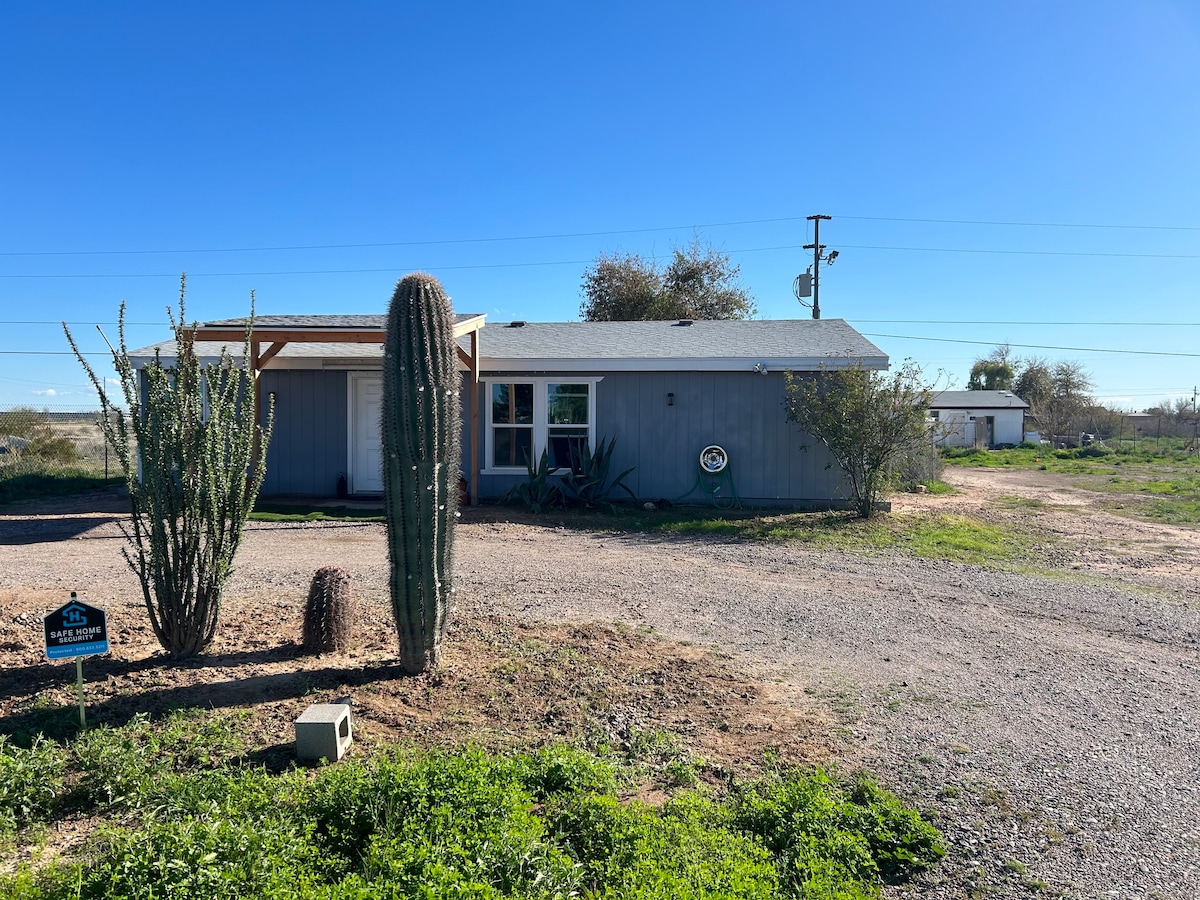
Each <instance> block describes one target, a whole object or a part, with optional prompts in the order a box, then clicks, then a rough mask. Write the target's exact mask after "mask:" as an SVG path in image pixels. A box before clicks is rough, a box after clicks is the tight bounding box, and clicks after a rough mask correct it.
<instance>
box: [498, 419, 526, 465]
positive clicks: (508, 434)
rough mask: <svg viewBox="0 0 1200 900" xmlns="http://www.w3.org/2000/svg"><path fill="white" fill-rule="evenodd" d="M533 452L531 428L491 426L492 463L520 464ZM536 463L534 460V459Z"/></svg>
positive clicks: (523, 463)
mask: <svg viewBox="0 0 1200 900" xmlns="http://www.w3.org/2000/svg"><path fill="white" fill-rule="evenodd" d="M532 454H533V429H532V428H493V429H492V465H495V466H521V467H522V468H524V466H525V461H526V460H527V459H529V458H530V456H531V455H532ZM534 462H535V463H536V460H534Z"/></svg>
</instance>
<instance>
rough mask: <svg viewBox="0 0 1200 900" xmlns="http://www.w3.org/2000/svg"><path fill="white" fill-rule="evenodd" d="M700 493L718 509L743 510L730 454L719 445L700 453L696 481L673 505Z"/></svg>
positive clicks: (709, 446)
mask: <svg viewBox="0 0 1200 900" xmlns="http://www.w3.org/2000/svg"><path fill="white" fill-rule="evenodd" d="M697 492H700V493H702V494H707V495H708V498H709V499H710V500H711V501H712V504H713V506H715V507H717V509H734V508H735V507H736V508H737V509H741V508H742V501H741V500H739V499H738V495H737V488H736V487H735V486H734V484H733V468H732V466H730V464H729V454H728V453H726V452H725V448H724V447H721V446H720V445H718V444H709V445H708V446H707V447H705V448H704V449H703V450H701V451H700V458H699V460H698V462H697V465H696V481H695V482H694V483H693V484H692V486H691V488H690V489H689V490H688V491H687V493H685V494H681V495H680V496H679V497H677V498H675V499H674V500H673V501H672V502H673V503H680V502H682V501H683V500H685V499H687V498H688V497H690V496H692V494H695V493H697Z"/></svg>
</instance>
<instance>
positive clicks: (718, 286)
mask: <svg viewBox="0 0 1200 900" xmlns="http://www.w3.org/2000/svg"><path fill="white" fill-rule="evenodd" d="M740 271H741V267H740V266H737V265H735V264H733V263H732V262H731V261H730V259H729V255H728V254H726V253H722V252H721V251H720V250H716V249H715V248H713V247H712V246H711V245H708V244H704V243H702V242H701V241H700V240H699V239H694V240H693V241H692V242H691V243H690V244H688V245H686V246H683V247H675V248H674V250H673V251H672V256H671V261H670V263H668V264H667V265H666V266H661V267H660V266H659V265H658V263H657V262H656V261H655V260H653V259H647V258H646V257H643V256H640V255H638V254H636V253H626V254H620V255H613V256H609V255H607V254H601V255H600V256H598V257H597V258H596V260H595V261H594V262H593V263H592V265H591V266H589V267H588V268H587V269H585V270H584V273H583V284H582V291H583V297H584V299H583V302H582V303H581V304H580V307H579V315H580V318H582V319H583V320H584V321H585V322H638V321H656V320H657V321H663V320H667V319H748V318H750V317H751V316H753V315H754V314H755V313H756V312H757V309H756V307H755V305H754V298H753V297H752V296H751V295H750V293H749V292H748V291H746V290H745V289H744V288H743V287H742V286H741V285H740V284H739V282H738V275H739V273H740Z"/></svg>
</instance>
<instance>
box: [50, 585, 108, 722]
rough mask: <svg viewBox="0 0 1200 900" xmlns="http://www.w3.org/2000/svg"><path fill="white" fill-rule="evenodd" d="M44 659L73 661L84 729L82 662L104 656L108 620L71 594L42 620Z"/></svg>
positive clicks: (95, 608)
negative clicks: (90, 657)
mask: <svg viewBox="0 0 1200 900" xmlns="http://www.w3.org/2000/svg"><path fill="white" fill-rule="evenodd" d="M44 625H45V633H46V658H47V659H69V658H70V657H75V684H76V689H77V690H78V693H79V725H80V727H87V713H86V711H85V709H84V701H83V658H84V657H85V656H93V655H95V654H97V653H107V652H108V616H107V614H106V613H105V612H104V610H102V609H100V608H98V607H95V606H91V605H89V604H87V603H84V602H82V601H81V600H79V599H78V597H77V596H76V595H75V592H74V591H71V602H70V603H67V604H66V605H65V606H60V607H59V608H58V609H56V610H55V611H54V612H52V613H50V615H48V616H46V618H45V619H44Z"/></svg>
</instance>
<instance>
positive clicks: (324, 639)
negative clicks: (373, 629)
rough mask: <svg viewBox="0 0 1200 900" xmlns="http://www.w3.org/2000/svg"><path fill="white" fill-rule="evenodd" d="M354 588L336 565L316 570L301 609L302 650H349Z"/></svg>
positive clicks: (346, 574) (315, 651)
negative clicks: (302, 623)
mask: <svg viewBox="0 0 1200 900" xmlns="http://www.w3.org/2000/svg"><path fill="white" fill-rule="evenodd" d="M353 617H354V585H353V583H352V582H351V581H350V573H349V572H347V571H346V570H345V569H341V568H338V567H337V566H325V567H324V568H321V569H317V573H316V574H315V575H314V576H313V580H312V584H311V585H310V586H309V589H308V602H307V603H306V604H305V606H304V641H303V643H304V650H305V652H307V653H337V652H341V651H344V650H348V649H350V636H351V632H352V630H353V621H352V620H353Z"/></svg>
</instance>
